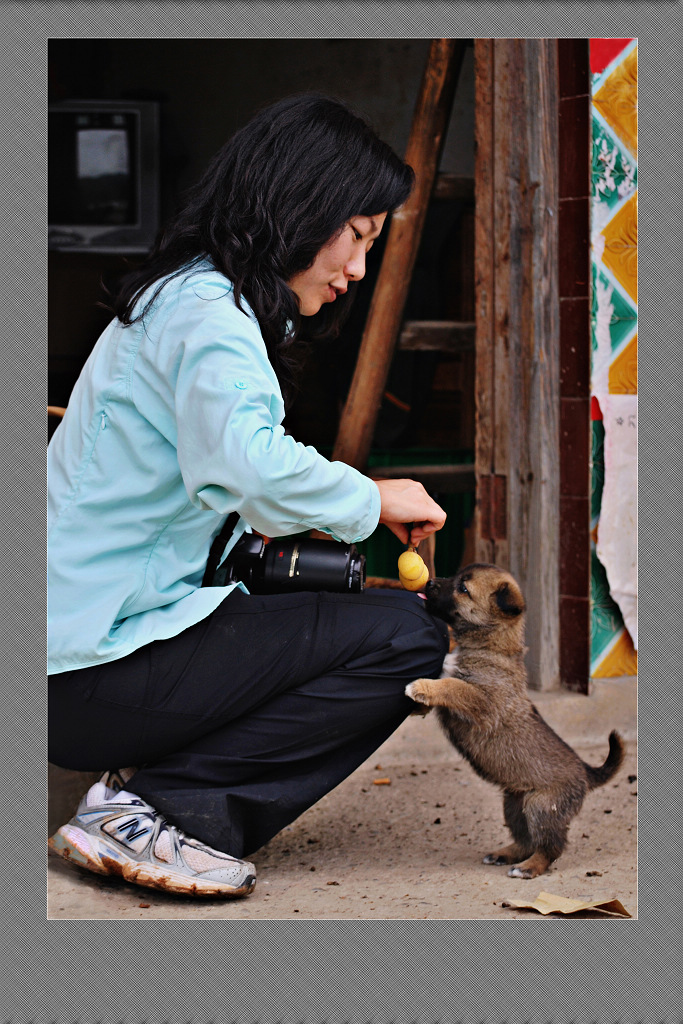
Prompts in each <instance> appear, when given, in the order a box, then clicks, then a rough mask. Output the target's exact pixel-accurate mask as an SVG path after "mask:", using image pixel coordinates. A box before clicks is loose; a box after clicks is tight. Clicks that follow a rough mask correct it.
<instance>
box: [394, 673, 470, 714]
mask: <svg viewBox="0 0 683 1024" xmlns="http://www.w3.org/2000/svg"><path fill="white" fill-rule="evenodd" d="M406 696H408V697H410V698H412V700H414V701H417V702H418V703H419V704H429V705H430V706H432V707H442V708H449V709H450V710H451V711H454V712H455V713H456V714H458V715H460V716H461V717H462V718H467V719H470V720H474V721H480V720H481V718H482V715H483V714H485V713H486V711H487V707H486V705H487V701H486V697H485V695H484V694H483V693H482V691H481V690H480V689H479V688H478V687H476V686H473V685H472V683H468V682H467V681H466V680H465V679H455V678H454V679H416V680H415V682H414V683H409V684H408V686H406Z"/></svg>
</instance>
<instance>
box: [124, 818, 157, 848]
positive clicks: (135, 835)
mask: <svg viewBox="0 0 683 1024" xmlns="http://www.w3.org/2000/svg"><path fill="white" fill-rule="evenodd" d="M136 830H137V831H136ZM116 831H117V832H123V833H125V836H126V839H127V840H128V842H129V843H132V842H134V841H135V840H136V839H139V838H140V836H145V835H147V833H148V832H151V831H152V830H151V828H150V827H149V825H145V826H144V827H143V828H140V822H139V820H138V819H137V818H129V819H128V821H122V822H121V824H120V825H117V826H116Z"/></svg>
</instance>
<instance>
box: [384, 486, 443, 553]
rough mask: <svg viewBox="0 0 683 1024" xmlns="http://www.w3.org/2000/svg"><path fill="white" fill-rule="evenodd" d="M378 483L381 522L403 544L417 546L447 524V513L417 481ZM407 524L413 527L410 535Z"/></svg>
mask: <svg viewBox="0 0 683 1024" xmlns="http://www.w3.org/2000/svg"><path fill="white" fill-rule="evenodd" d="M375 483H376V484H377V487H378V489H379V495H380V500H381V503H382V504H381V508H380V514H379V521H380V523H384V525H385V526H388V527H389V529H390V530H391V532H392V533H395V534H396V536H397V537H398V539H399V540H400V541H401V543H402V544H412V545H413V546H416V545H418V544H419V543H420V541H421V540H424V539H425V537H429V535H430V534H432V533H435V532H436V531H437V530H440V529H441V527H442V526H443V524H444V523H445V522H446V513H445V512H444V510H443V509H442V508H441V506H440V505H437V503H436V502H435V501H434V500H433V499H432V498H430V497H429V495H428V494H427V492H426V491H425V489H424V487H423V486H422V484H420V483H418V482H417V480H375ZM406 523H414V526H413V528H412V530H410V532H409V531H408V528H407V526H406V525H405V524H406Z"/></svg>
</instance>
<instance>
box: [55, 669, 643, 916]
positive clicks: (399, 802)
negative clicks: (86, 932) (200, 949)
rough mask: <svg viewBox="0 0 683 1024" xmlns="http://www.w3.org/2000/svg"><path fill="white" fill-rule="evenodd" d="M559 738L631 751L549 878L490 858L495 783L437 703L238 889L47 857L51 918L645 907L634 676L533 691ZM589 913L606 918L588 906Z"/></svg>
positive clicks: (581, 747) (75, 782) (62, 775)
mask: <svg viewBox="0 0 683 1024" xmlns="http://www.w3.org/2000/svg"><path fill="white" fill-rule="evenodd" d="M532 696H533V699H534V702H535V703H536V705H537V707H538V708H539V710H540V711H541V713H542V714H543V715H544V717H545V718H546V719H547V720H548V721H549V722H550V724H551V725H552V726H553V728H555V729H556V730H557V731H558V732H559V733H560V734H561V735H562V737H563V738H564V739H566V740H567V741H568V742H569V743H571V745H572V746H574V747H575V749H576V750H577V751H578V753H579V754H580V755H581V756H582V757H583V758H584V760H587V761H589V762H590V763H592V764H601V763H602V761H604V759H605V757H606V755H607V736H608V733H609V731H610V730H611V729H612V728H616V729H618V730H619V731H620V732H621V734H622V736H623V738H624V739H625V740H626V752H627V753H626V761H625V764H624V767H623V768H622V769H621V771H620V772H619V774H618V775H617V776H615V778H614V779H613V780H612V781H611V782H609V783H607V785H606V786H604V787H603V788H601V789H597V790H595V791H594V792H593V793H591V794H589V795H588V797H587V799H586V802H585V804H584V807H583V809H582V811H581V813H580V814H579V816H578V817H577V818H576V819H574V822H573V823H572V826H571V828H570V833H569V844H568V846H567V849H566V850H565V852H564V854H563V855H562V857H561V858H560V859H559V860H558V861H557V862H556V863H555V864H554V865H553V866H552V867H551V869H550V870H549V871H548V872H547V873H546V874H545V875H543V876H541V877H539V878H536V879H533V880H530V881H525V880H522V879H514V878H508V876H507V868H504V867H496V866H488V865H485V864H482V857H483V855H484V854H486V853H488V852H489V851H490V850H493V849H496V848H497V847H498V846H502V845H503V844H504V843H506V842H507V841H508V835H507V831H506V829H505V826H504V824H503V816H502V801H501V796H500V793H499V791H498V790H497V789H496V788H495V787H494V786H492V785H490V784H488V783H486V782H484V781H483V780H481V779H480V778H478V776H477V775H475V773H474V772H473V771H472V769H471V768H470V767H469V765H468V764H467V763H466V762H465V761H464V760H463V759H462V758H461V757H460V755H459V754H457V753H456V752H455V751H454V750H453V749H452V747H450V746H449V744H448V743H447V741H446V739H445V737H444V736H443V734H442V732H441V730H440V728H439V726H438V723H437V721H436V718H435V716H434V715H433V714H430V715H428V716H427V717H426V718H421V717H411V718H409V719H408V720H407V721H406V722H405V723H404V724H403V726H401V728H400V729H399V730H398V731H397V732H396V733H394V735H393V736H392V737H391V738H390V739H389V740H388V741H387V742H386V743H385V744H384V745H383V746H382V747H380V748H379V750H378V751H377V752H376V753H375V754H374V755H373V757H372V758H370V759H369V760H368V761H366V762H365V764H363V765H361V767H360V768H358V770H357V771H356V772H354V774H353V775H351V776H350V777H349V778H348V779H346V780H345V782H344V783H342V785H340V786H338V787H337V788H336V789H335V790H334V791H333V792H332V793H329V794H328V795H327V796H326V797H325V798H324V799H323V800H321V801H320V802H319V803H318V804H316V805H315V806H314V807H312V808H310V810H308V811H307V812H306V813H305V814H304V815H302V816H301V817H300V818H299V819H298V820H297V821H296V822H294V823H293V824H292V825H291V826H290V827H289V828H287V829H285V830H284V831H283V832H281V833H280V834H279V835H278V836H276V837H275V839H273V840H272V841H271V842H270V843H268V845H267V846H264V847H263V848H262V849H261V850H260V851H259V852H258V853H257V854H256V855H255V856H254V857H253V858H252V859H253V860H254V862H255V864H256V868H257V872H258V880H257V885H256V889H255V890H254V892H253V893H252V895H251V896H249V897H247V898H246V899H242V900H234V901H230V900H227V901H226V900H215V899H209V900H198V899H187V898H181V897H172V896H166V895H164V894H162V893H159V892H156V891H154V890H151V889H142V888H140V887H137V886H133V885H129V884H128V883H125V882H122V881H121V880H120V879H118V878H105V877H101V876H98V875H93V874H90V873H88V872H86V871H83V870H81V869H79V868H75V867H73V866H72V865H70V864H68V863H67V862H65V861H63V860H61V859H60V858H59V857H57V856H55V855H53V854H50V855H49V857H48V918H51V919H56V918H67V919H81V920H82V919H89V920H101V919H105V918H126V919H129V918H138V919H139V918H143V919H144V918H147V919H149V918H154V919H169V918H174V919H180V918H184V919H186V918H193V919H200V918H211V917H213V918H221V919H233V918H234V919H257V918H268V919H271V920H275V919H285V918H292V919H293V918H299V919H301V918H312V919H339V918H354V919H365V920H369V919H388V918H402V919H423V918H433V919H449V920H467V919H469V920H472V919H476V920H479V919H486V918H500V919H508V918H520V917H526V918H529V917H535V918H537V919H539V920H540V916H539V915H538V913H536V912H535V911H533V910H521V909H517V908H513V907H510V906H505V904H506V903H508V902H509V901H512V900H525V901H529V902H533V901H534V900H535V899H536V898H537V896H538V894H539V893H540V892H549V893H552V894H554V895H559V896H564V897H571V898H576V899H579V898H581V899H585V900H586V901H595V900H605V901H608V900H613V899H617V900H619V901H620V902H621V904H622V905H623V906H624V907H625V909H626V910H627V911H628V912H629V913H630V914H631V916H632V917H636V914H637V835H636V829H637V767H636V722H637V710H636V682H635V679H618V680H598V681H594V684H593V690H592V693H591V695H590V696H588V697H585V696H580V695H575V694H569V693H561V694H558V693H537V694H533V695H532ZM91 778H92V777H90V776H86V775H79V774H77V773H74V772H65V771H62V770H61V769H51V773H50V779H49V786H50V814H49V818H50V820H49V828H50V831H53V830H54V829H55V828H57V827H58V826H59V825H60V824H62V823H63V821H64V820H66V818H68V817H69V816H70V814H71V812H72V808H73V805H74V803H75V802H77V800H78V798H79V796H80V795H81V792H82V791H84V790H85V789H86V788H87V786H88V785H89V784H90V782H91ZM582 916H602V914H600V913H599V912H596V911H585V912H583V914H582Z"/></svg>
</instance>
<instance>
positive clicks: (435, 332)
mask: <svg viewBox="0 0 683 1024" xmlns="http://www.w3.org/2000/svg"><path fill="white" fill-rule="evenodd" d="M474 337H475V324H474V323H458V322H457V321H455V320H406V322H405V323H404V325H403V330H402V331H401V334H400V337H399V339H398V347H399V348H400V349H401V350H402V351H408V352H448V353H454V352H471V351H472V350H473V349H474Z"/></svg>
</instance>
